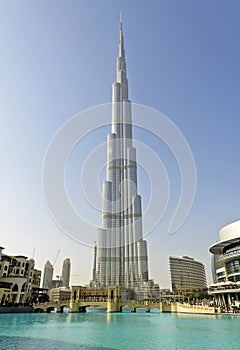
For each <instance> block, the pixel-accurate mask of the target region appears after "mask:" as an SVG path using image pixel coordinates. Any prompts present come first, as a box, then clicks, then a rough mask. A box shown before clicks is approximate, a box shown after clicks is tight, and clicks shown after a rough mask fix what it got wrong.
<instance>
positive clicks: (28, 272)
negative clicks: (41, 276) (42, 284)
mask: <svg viewBox="0 0 240 350" xmlns="http://www.w3.org/2000/svg"><path fill="white" fill-rule="evenodd" d="M3 249H4V248H3V247H0V303H1V304H2V305H7V304H17V303H27V302H30V299H31V293H32V285H33V280H34V265H35V261H34V260H33V259H28V258H27V257H26V256H23V255H16V256H12V255H6V254H4V253H3Z"/></svg>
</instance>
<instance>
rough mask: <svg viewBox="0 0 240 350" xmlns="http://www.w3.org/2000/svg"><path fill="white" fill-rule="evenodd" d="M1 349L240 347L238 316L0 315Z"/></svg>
mask: <svg viewBox="0 0 240 350" xmlns="http://www.w3.org/2000/svg"><path fill="white" fill-rule="evenodd" d="M0 349H1V350H32V349H39V350H45V349H46V350H52V349H53V350H55V349H56V350H57V349H58V350H63V349H66V350H77V349H79V350H100V349H101V350H107V349H119V350H120V349H124V350H128V349H134V350H135V349H136V350H141V349H144V350H151V349H163V350H188V349H189V350H190V349H191V350H192V349H199V350H200V349H201V350H203V349H208V350H209V349H216V350H220V349H229V350H230V349H231V350H235V349H236V350H237V349H238V350H239V349H240V317H238V316H205V315H193V316H189V315H176V314H162V313H159V312H151V313H145V312H136V313H130V312H123V313H114V314H107V313H104V312H87V313H78V314H68V313H63V314H59V313H51V314H0Z"/></svg>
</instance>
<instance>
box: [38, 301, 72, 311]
mask: <svg viewBox="0 0 240 350" xmlns="http://www.w3.org/2000/svg"><path fill="white" fill-rule="evenodd" d="M64 307H70V300H63V301H58V302H51V301H50V302H46V303H36V304H33V310H34V312H51V311H53V310H55V309H56V310H57V312H63V309H64Z"/></svg>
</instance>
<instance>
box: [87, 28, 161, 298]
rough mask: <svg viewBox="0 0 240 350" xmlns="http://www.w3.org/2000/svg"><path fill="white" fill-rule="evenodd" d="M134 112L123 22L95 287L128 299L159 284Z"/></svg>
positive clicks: (146, 293)
mask: <svg viewBox="0 0 240 350" xmlns="http://www.w3.org/2000/svg"><path fill="white" fill-rule="evenodd" d="M131 114H132V113H131V101H130V100H129V98H128V79H127V71H126V61H125V50H124V39H123V31H122V21H120V37H119V43H118V57H117V68H116V81H115V82H114V83H113V85H112V131H111V133H109V134H108V138H107V170H106V180H105V181H104V182H103V204H102V228H100V229H99V230H98V238H97V245H96V247H95V248H94V256H95V257H94V268H93V280H92V282H91V286H92V287H94V288H100V289H101V288H102V289H104V288H107V287H108V286H109V285H118V286H121V290H122V293H123V292H124V293H125V297H127V298H150V297H158V293H159V287H158V285H155V284H154V282H153V280H149V272H148V254H147V242H146V241H145V240H143V234H142V208H141V196H140V195H139V194H138V191H137V161H136V149H135V148H134V147H133V141H132V115H131Z"/></svg>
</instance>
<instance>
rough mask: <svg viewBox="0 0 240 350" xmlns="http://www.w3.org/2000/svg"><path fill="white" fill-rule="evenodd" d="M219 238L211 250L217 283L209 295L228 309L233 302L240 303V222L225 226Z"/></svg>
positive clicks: (210, 288) (214, 276)
mask: <svg viewBox="0 0 240 350" xmlns="http://www.w3.org/2000/svg"><path fill="white" fill-rule="evenodd" d="M219 236H220V240H219V241H218V242H216V243H214V244H213V245H212V246H211V247H210V248H209V251H210V253H212V254H213V257H212V261H214V263H213V264H212V274H213V281H214V282H215V283H214V284H212V285H210V286H209V294H210V295H213V296H214V297H215V302H216V304H217V305H219V306H221V307H224V308H225V309H226V308H229V307H230V306H231V305H232V302H233V300H234V302H236V303H237V301H238V300H239V301H240V220H239V221H235V222H233V223H231V224H229V225H227V226H224V227H223V228H222V229H221V230H220V231H219Z"/></svg>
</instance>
